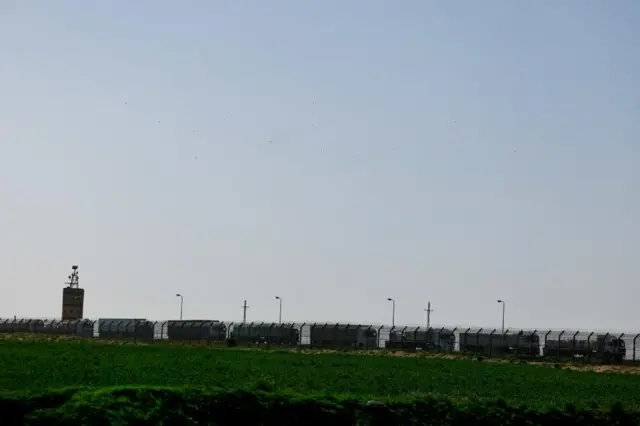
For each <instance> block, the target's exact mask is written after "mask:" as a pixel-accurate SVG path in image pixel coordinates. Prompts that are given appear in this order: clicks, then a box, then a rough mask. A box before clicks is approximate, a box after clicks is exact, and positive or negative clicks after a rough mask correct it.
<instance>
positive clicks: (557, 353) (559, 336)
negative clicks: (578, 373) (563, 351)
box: [556, 330, 565, 357]
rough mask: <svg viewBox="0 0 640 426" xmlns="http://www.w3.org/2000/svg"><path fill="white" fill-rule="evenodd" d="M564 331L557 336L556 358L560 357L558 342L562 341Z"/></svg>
mask: <svg viewBox="0 0 640 426" xmlns="http://www.w3.org/2000/svg"><path fill="white" fill-rule="evenodd" d="M564 332H565V330H562V331H561V332H560V334H558V350H557V351H556V356H557V357H559V356H560V342H561V339H562V336H563V335H564Z"/></svg>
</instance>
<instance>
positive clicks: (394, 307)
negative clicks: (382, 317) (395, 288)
mask: <svg viewBox="0 0 640 426" xmlns="http://www.w3.org/2000/svg"><path fill="white" fill-rule="evenodd" d="M387 300H388V301H389V302H391V303H392V304H393V308H392V309H393V310H392V312H391V327H395V326H396V300H395V299H392V298H390V297H387Z"/></svg>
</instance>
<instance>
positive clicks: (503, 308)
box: [498, 300, 507, 336]
mask: <svg viewBox="0 0 640 426" xmlns="http://www.w3.org/2000/svg"><path fill="white" fill-rule="evenodd" d="M498 303H502V335H503V336H504V311H505V309H506V307H507V304H506V303H504V300H498Z"/></svg>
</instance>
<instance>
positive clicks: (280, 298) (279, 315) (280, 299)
mask: <svg viewBox="0 0 640 426" xmlns="http://www.w3.org/2000/svg"><path fill="white" fill-rule="evenodd" d="M276 300H278V301H279V302H280V313H279V314H278V324H280V325H282V297H280V296H276Z"/></svg>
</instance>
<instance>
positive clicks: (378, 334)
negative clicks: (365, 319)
mask: <svg viewBox="0 0 640 426" xmlns="http://www.w3.org/2000/svg"><path fill="white" fill-rule="evenodd" d="M383 328H384V325H381V326H380V328H379V329H378V331H377V336H376V339H378V349H380V334H381V333H382V329H383Z"/></svg>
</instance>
